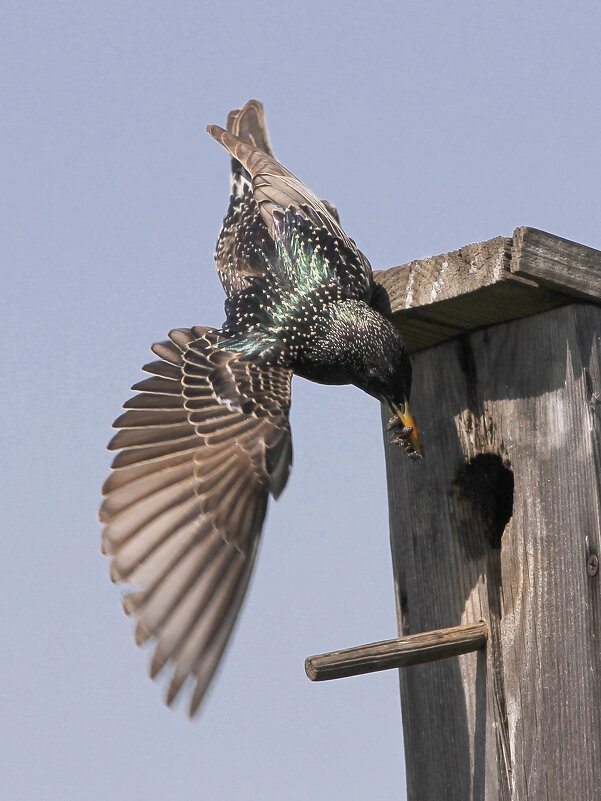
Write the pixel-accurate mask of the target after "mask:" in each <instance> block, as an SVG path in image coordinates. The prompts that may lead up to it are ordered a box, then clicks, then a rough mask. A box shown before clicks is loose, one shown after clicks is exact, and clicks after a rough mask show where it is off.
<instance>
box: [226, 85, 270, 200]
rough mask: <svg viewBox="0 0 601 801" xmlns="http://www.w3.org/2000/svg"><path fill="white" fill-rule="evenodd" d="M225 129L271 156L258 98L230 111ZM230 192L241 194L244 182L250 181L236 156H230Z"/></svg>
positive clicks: (263, 116) (265, 125) (261, 105)
mask: <svg viewBox="0 0 601 801" xmlns="http://www.w3.org/2000/svg"><path fill="white" fill-rule="evenodd" d="M227 130H228V131H230V133H233V134H234V136H237V137H238V138H239V139H241V140H242V141H243V142H246V143H247V144H249V145H253V147H257V148H259V150H262V151H263V152H264V153H267V154H268V155H269V156H272V157H273V148H272V146H271V141H270V139H269V133H268V132H267V123H266V122H265V112H264V111H263V104H262V103H261V101H260V100H249V101H248V102H247V103H245V104H244V105H243V106H242V108H239V109H234V110H233V111H230V113H229V114H228V118H227ZM231 182H232V194H234V195H237V194H241V187H242V185H243V184H244V183H246V182H248V183H250V175H249V173H248V171H247V170H246V169H245V168H244V167H243V166H242V164H241V163H240V162H239V161H238V159H237V158H235V157H232V174H231Z"/></svg>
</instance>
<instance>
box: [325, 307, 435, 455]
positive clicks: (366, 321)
mask: <svg viewBox="0 0 601 801" xmlns="http://www.w3.org/2000/svg"><path fill="white" fill-rule="evenodd" d="M325 339H326V340H329V342H330V343H332V342H336V343H337V344H338V345H339V353H340V359H341V361H342V363H343V366H344V372H345V374H346V377H347V380H348V381H349V382H350V383H352V384H355V386H357V387H359V388H360V389H362V390H363V391H364V392H367V393H368V395H372V396H373V397H374V398H377V399H378V400H379V401H381V402H382V403H383V404H385V405H386V406H387V407H388V408H389V409H390V412H391V414H392V419H391V421H390V422H389V424H388V430H389V431H391V433H392V438H393V440H394V441H396V442H399V443H400V444H403V445H404V446H405V447H406V449H407V452H408V453H409V454H410V455H417V456H423V451H422V447H421V444H420V440H419V434H418V432H417V426H416V424H415V420H414V419H413V415H412V413H411V408H410V406H409V395H410V392H411V360H410V358H409V352H408V351H407V347H406V345H405V343H404V342H403V340H402V339H401V336H400V334H399V332H398V331H397V330H396V328H395V327H394V326H393V325H392V323H391V322H390V321H389V320H387V319H386V318H385V317H384V316H383V315H381V314H380V313H379V312H377V311H376V310H375V309H373V308H371V307H370V306H368V305H367V304H366V303H362V302H361V301H345V302H343V303H339V304H337V305H336V306H335V307H334V309H333V311H332V316H331V317H330V327H329V331H328V333H327V335H326V337H325Z"/></svg>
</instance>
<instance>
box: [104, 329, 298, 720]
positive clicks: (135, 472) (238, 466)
mask: <svg viewBox="0 0 601 801" xmlns="http://www.w3.org/2000/svg"><path fill="white" fill-rule="evenodd" d="M169 336H170V340H169V341H166V342H162V343H159V344H157V345H154V346H153V351H154V353H155V354H156V355H157V356H158V357H159V361H155V362H152V363H151V364H149V365H146V366H145V367H144V368H143V369H144V370H145V371H146V372H148V373H150V374H151V377H150V378H147V379H146V380H144V381H141V382H140V383H138V384H136V385H135V386H134V387H133V389H134V390H137V393H138V394H136V395H135V396H134V397H133V398H131V399H130V400H128V401H127V402H126V403H125V404H124V408H125V409H126V411H125V412H124V413H123V414H122V415H121V416H120V417H119V418H118V419H117V420H116V421H115V423H114V426H115V427H116V428H118V429H119V431H118V433H117V434H116V435H115V437H114V438H113V439H112V441H111V443H110V445H109V448H111V449H112V450H119V453H118V454H117V456H116V457H115V460H114V462H113V465H112V467H113V472H112V473H111V475H110V477H109V478H108V479H107V481H106V483H105V485H104V488H103V492H104V494H105V496H106V497H105V500H104V503H103V505H102V507H101V511H100V517H101V520H102V522H103V523H104V524H105V526H104V532H103V550H104V552H105V553H107V554H109V555H110V556H111V577H112V579H113V580H114V581H119V582H126V583H127V584H131V585H134V586H135V587H136V589H135V590H134V591H132V592H130V593H128V594H127V595H126V596H125V598H124V607H125V611H126V612H127V613H128V614H131V615H133V616H134V617H136V619H137V626H136V641H137V642H138V644H140V643H143V642H145V641H146V640H148V639H153V640H155V641H156V648H155V651H154V657H153V660H152V665H151V675H152V676H153V677H154V676H156V675H157V674H158V673H159V671H160V670H161V669H162V668H163V667H164V666H165V665H166V664H167V663H171V665H172V666H173V675H172V678H171V681H170V685H169V689H168V694H167V702H168V703H169V704H170V703H171V702H172V701H173V700H174V699H175V697H176V695H177V694H178V692H179V691H180V689H181V687H182V685H183V684H184V683H185V682H186V680H187V679H188V678H189V677H190V678H191V679H192V680H193V681H194V688H193V691H192V696H191V699H190V714H191V715H193V714H194V713H195V712H196V710H197V709H198V706H199V704H200V702H201V701H202V698H203V696H204V693H205V691H206V689H207V687H208V685H209V682H210V680H211V678H212V676H213V673H214V671H215V669H216V667H217V665H218V663H219V659H220V657H221V654H222V652H223V650H224V648H225V646H226V644H227V641H228V638H229V635H230V633H231V630H232V627H233V624H234V622H235V619H236V616H237V613H238V611H239V609H240V605H241V603H242V599H243V597H244V593H245V590H246V587H247V585H248V581H249V578H250V573H251V570H252V566H253V563H254V559H255V555H256V551H257V545H258V541H259V535H260V532H261V527H262V524H263V519H264V516H265V511H266V507H267V499H268V495H269V493H271V494H272V495H274V496H275V497H277V496H278V495H279V493H280V492H281V491H282V490H283V488H284V486H285V484H286V480H287V477H288V472H289V468H290V464H291V461H292V448H291V439H290V428H289V423H288V409H289V406H290V379H291V373H290V371H288V370H285V369H282V368H276V367H260V366H258V365H256V364H254V363H253V362H251V361H248V360H244V359H243V358H241V355H240V354H239V353H233V352H231V351H227V350H225V349H223V348H220V347H217V343H218V342H219V339H220V337H219V334H218V332H216V331H214V330H213V329H209V328H199V327H198V328H192V329H177V330H175V331H172V332H171V333H170V335H169Z"/></svg>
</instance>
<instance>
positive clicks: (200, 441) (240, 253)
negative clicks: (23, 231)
mask: <svg viewBox="0 0 601 801" xmlns="http://www.w3.org/2000/svg"><path fill="white" fill-rule="evenodd" d="M207 130H208V132H209V133H210V134H211V136H212V137H213V138H214V139H216V140H217V141H218V142H220V143H221V144H222V145H223V146H224V147H225V148H226V150H228V151H229V153H230V155H231V169H232V172H231V194H230V200H229V208H228V211H227V215H226V217H225V219H224V222H223V227H222V230H221V233H220V234H219V239H218V241H217V248H216V254H215V260H216V263H217V271H218V273H219V277H220V279H221V283H222V284H223V288H224V289H225V292H226V295H227V298H226V301H225V316H226V320H225V323H224V324H223V326H222V328H221V329H214V328H206V327H202V326H194V327H193V328H176V329H174V330H173V331H171V332H170V334H169V339H168V340H167V341H164V342H159V343H157V344H155V345H153V346H152V351H153V352H154V354H155V355H156V356H157V357H158V360H157V361H153V362H151V363H150V364H147V365H145V366H144V367H143V368H142V369H143V370H144V371H145V372H146V373H148V374H149V377H148V378H146V379H145V380H143V381H140V382H139V383H137V384H135V385H134V386H133V387H132V389H133V390H134V391H135V392H136V394H135V395H134V396H133V397H132V398H130V399H129V400H128V401H126V403H125V404H124V409H125V411H124V413H123V414H121V416H120V417H118V418H117V419H116V420H115V422H114V424H113V425H114V427H115V428H117V429H118V432H117V433H116V434H115V436H114V437H113V439H112V440H111V442H110V443H109V449H110V450H114V451H118V453H117V455H116V456H115V459H114V461H113V464H112V472H111V475H110V476H109V478H108V479H107V481H106V482H105V484H104V487H103V494H104V496H105V498H104V502H103V504H102V507H101V510H100V518H101V521H102V523H103V524H104V530H103V538H102V548H103V552H104V553H106V554H108V556H110V558H111V578H112V580H113V581H116V582H124V583H127V584H129V585H133V587H134V588H135V589H133V590H132V591H130V592H128V593H127V594H126V595H125V597H124V601H123V603H124V608H125V611H126V613H127V614H128V615H131V616H132V617H134V618H135V619H136V630H135V638H136V642H137V643H138V644H142V643H144V642H146V641H148V640H152V641H154V643H155V648H154V654H153V658H152V663H151V668H150V672H151V676H152V677H155V676H156V675H157V674H158V673H159V672H160V671H161V670H162V669H163V668H165V667H167V666H168V667H169V669H170V670H171V678H170V681H169V684H168V691H167V703H168V704H171V703H172V702H173V701H174V699H175V698H176V696H177V695H178V694H179V693H180V690H181V689H182V687H183V686H184V685H185V684H189V685H191V694H190V698H189V712H190V715H191V716H193V715H194V714H195V713H196V711H197V709H198V707H199V705H200V703H201V701H202V699H203V697H204V695H205V692H206V690H207V687H208V685H209V683H210V681H211V678H212V676H213V674H214V672H215V669H216V668H217V665H218V663H219V660H220V658H221V655H222V653H223V650H224V648H225V646H226V644H227V642H228V639H229V636H230V633H231V631H232V627H233V625H234V622H235V620H236V616H237V614H238V611H239V609H240V606H241V603H242V600H243V598H244V594H245V592H246V588H247V586H248V581H249V578H250V575H251V571H252V568H253V564H254V560H255V556H256V553H257V546H258V542H259V537H260V534H261V528H262V525H263V520H264V517H265V512H266V508H267V501H268V498H269V495H272V496H273V497H274V498H278V497H279V495H280V493H281V492H282V490H283V489H284V487H285V485H286V481H287V479H288V473H289V471H290V466H291V463H292V444H291V436H290V425H289V421H288V411H289V409H290V384H291V379H292V376H293V374H296V375H300V376H304V377H305V378H308V379H311V380H313V381H317V382H320V383H324V384H354V385H355V386H357V387H359V388H360V389H362V390H364V391H365V392H367V393H369V394H370V395H372V396H374V397H375V398H377V399H378V400H379V401H381V402H382V403H384V404H386V405H387V406H388V407H389V409H390V411H391V413H392V418H391V423H390V424H389V430H390V431H391V432H392V437H393V439H394V440H395V441H397V442H399V443H400V444H402V445H404V446H405V448H406V450H407V451H408V453H410V455H413V456H421V447H420V442H419V437H418V434H417V429H416V426H415V422H414V420H413V417H412V415H411V412H410V409H409V392H410V387H411V363H410V360H409V356H408V353H407V349H406V347H405V345H404V343H403V341H402V339H401V337H400V335H399V334H398V332H397V331H396V329H395V328H394V326H393V325H392V324H391V323H390V322H389V321H388V320H387V319H386V318H385V317H384V316H383V315H382V314H381V313H380V312H379V311H378V310H377V309H376V308H375V307H374V305H372V304H373V289H374V284H373V279H372V270H371V267H370V264H369V262H368V260H367V259H366V257H365V256H364V255H363V254H362V253H361V251H360V250H358V248H357V246H356V245H355V243H354V241H353V240H352V239H350V238H349V237H348V236H347V234H346V233H345V232H344V231H343V230H342V228H341V226H340V223H339V220H338V215H337V212H336V209H335V208H334V207H333V206H331V205H330V204H329V203H327V202H326V201H322V200H319V199H318V198H317V197H316V196H315V195H314V194H313V193H312V192H311V190H309V189H308V188H307V187H306V186H305V185H304V184H303V183H301V181H299V180H298V178H296V177H295V176H294V175H292V173H290V172H288V170H286V169H285V168H284V167H282V166H281V165H280V164H279V163H278V162H277V161H276V160H275V158H274V156H273V152H272V149H271V145H270V142H269V137H268V133H267V128H266V125H265V119H264V114H263V107H262V105H261V103H259V102H258V101H257V100H250V101H249V102H248V103H247V104H246V105H245V106H244V107H243V108H242V109H240V110H236V111H232V112H231V113H230V115H229V117H228V121H227V130H224V129H223V128H220V127H219V126H217V125H211V126H209V127H208V128H207Z"/></svg>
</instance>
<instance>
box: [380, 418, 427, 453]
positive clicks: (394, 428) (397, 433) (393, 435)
mask: <svg viewBox="0 0 601 801" xmlns="http://www.w3.org/2000/svg"><path fill="white" fill-rule="evenodd" d="M386 430H387V431H390V441H391V442H394V443H395V444H396V445H401V446H402V447H403V448H405V453H406V454H407V456H410V457H411V458H412V459H421V458H422V457H421V454H419V453H418V452H417V451H416V450H415V447H414V445H413V443H412V442H411V440H410V436H411V434H412V433H413V428H411V426H404V425H403V424H402V422H401V421H400V420H399V418H398V417H397V416H396V415H395V416H394V417H391V418H390V420H389V421H388V423H387V424H386Z"/></svg>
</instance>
